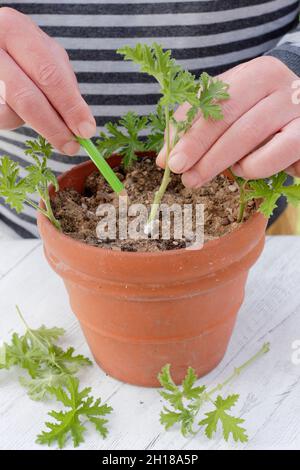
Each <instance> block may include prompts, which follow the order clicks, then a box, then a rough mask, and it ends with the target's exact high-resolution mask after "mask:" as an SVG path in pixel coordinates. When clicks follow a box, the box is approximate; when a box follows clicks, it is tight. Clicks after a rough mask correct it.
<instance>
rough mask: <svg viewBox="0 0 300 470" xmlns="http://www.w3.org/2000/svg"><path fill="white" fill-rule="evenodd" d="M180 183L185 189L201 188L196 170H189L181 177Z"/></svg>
mask: <svg viewBox="0 0 300 470" xmlns="http://www.w3.org/2000/svg"><path fill="white" fill-rule="evenodd" d="M182 183H183V184H184V186H186V187H187V188H198V187H200V186H201V184H202V181H201V180H200V178H199V175H198V173H197V171H196V170H191V171H189V172H188V173H184V174H183V175H182Z"/></svg>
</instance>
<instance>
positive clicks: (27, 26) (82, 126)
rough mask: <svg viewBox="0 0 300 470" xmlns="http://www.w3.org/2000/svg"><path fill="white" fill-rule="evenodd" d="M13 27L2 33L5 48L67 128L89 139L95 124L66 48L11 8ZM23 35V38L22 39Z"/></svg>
mask: <svg viewBox="0 0 300 470" xmlns="http://www.w3.org/2000/svg"><path fill="white" fill-rule="evenodd" d="M12 15H13V16H14V19H13V22H10V24H13V27H11V26H10V28H8V29H7V30H6V32H5V48H6V50H7V52H8V53H9V54H10V56H11V57H12V58H13V59H14V60H15V62H16V63H17V64H18V65H19V66H20V67H21V68H22V70H23V71H24V72H25V73H26V75H27V76H28V77H30V78H31V80H32V81H33V82H34V83H35V85H36V86H37V87H38V88H39V89H40V90H41V91H42V92H43V93H44V95H45V96H46V97H47V99H48V101H49V102H50V103H51V105H52V106H53V108H54V109H55V110H56V111H57V112H58V114H59V115H60V116H61V117H62V119H63V120H64V122H65V123H66V124H67V126H68V127H69V129H70V130H71V131H72V132H73V133H74V134H75V135H79V136H81V137H85V138H89V137H92V135H94V133H95V131H96V123H95V120H94V118H93V116H92V114H91V111H90V109H89V106H88V105H87V103H86V102H85V101H84V99H83V98H82V96H81V94H80V91H79V88H78V84H77V80H76V77H75V74H74V72H73V70H72V67H71V64H70V61H69V58H68V55H67V53H66V51H65V50H64V49H63V47H61V46H60V45H59V44H58V43H57V42H56V41H54V40H53V39H51V38H50V37H49V36H47V35H46V34H45V33H44V32H43V31H42V30H41V29H39V28H38V27H37V26H36V24H35V23H34V22H33V21H32V20H31V19H30V18H29V17H27V16H26V15H22V14H21V13H19V12H15V11H13V13H12ZM24 38H25V40H24Z"/></svg>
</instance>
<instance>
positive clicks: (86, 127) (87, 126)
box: [78, 121, 96, 139]
mask: <svg viewBox="0 0 300 470" xmlns="http://www.w3.org/2000/svg"><path fill="white" fill-rule="evenodd" d="M78 133H79V135H80V137H83V138H84V139H90V138H91V137H93V135H95V133H96V124H95V122H94V123H93V122H92V121H82V122H81V123H80V124H79V125H78Z"/></svg>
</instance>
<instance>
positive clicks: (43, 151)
mask: <svg viewBox="0 0 300 470" xmlns="http://www.w3.org/2000/svg"><path fill="white" fill-rule="evenodd" d="M26 147H27V149H26V150H25V153H26V154H27V155H40V156H42V157H46V158H49V157H50V156H51V154H52V150H53V149H52V146H51V144H50V143H49V142H47V141H46V139H45V138H44V137H42V136H38V138H37V139H36V140H27V141H26Z"/></svg>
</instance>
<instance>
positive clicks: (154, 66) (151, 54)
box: [117, 43, 199, 106]
mask: <svg viewBox="0 0 300 470" xmlns="http://www.w3.org/2000/svg"><path fill="white" fill-rule="evenodd" d="M117 52H118V53H119V54H122V55H123V56H124V58H125V60H131V61H132V62H134V63H135V64H137V65H139V67H140V70H141V71H142V72H145V73H147V74H148V75H152V76H153V77H154V78H155V79H156V80H157V81H158V83H159V84H160V88H161V89H160V93H161V94H162V98H161V99H160V104H161V105H162V106H170V105H175V104H182V103H184V102H185V101H187V102H189V103H190V104H197V103H198V101H199V100H198V98H197V82H196V79H195V77H194V76H193V75H192V74H191V73H190V72H188V71H186V70H183V69H182V68H181V66H180V65H179V64H177V63H176V61H175V60H174V59H173V58H172V57H171V51H169V50H167V51H164V50H163V48H162V47H161V46H160V45H158V44H157V43H153V44H152V45H150V46H148V45H147V44H137V45H136V46H134V47H130V46H125V47H122V48H121V49H118V51H117Z"/></svg>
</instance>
